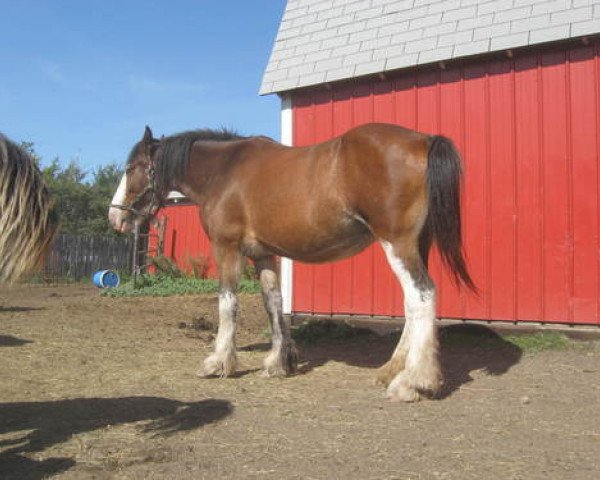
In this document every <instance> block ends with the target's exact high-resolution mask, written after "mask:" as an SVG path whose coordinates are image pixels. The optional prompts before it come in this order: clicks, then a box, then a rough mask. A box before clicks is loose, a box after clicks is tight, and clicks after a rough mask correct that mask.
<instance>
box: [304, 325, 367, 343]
mask: <svg viewBox="0 0 600 480" xmlns="http://www.w3.org/2000/svg"><path fill="white" fill-rule="evenodd" d="M370 334H371V331H370V330H368V329H366V328H357V327H353V326H352V325H349V324H348V323H345V322H344V323H341V322H333V321H331V320H306V321H304V322H302V323H301V324H300V325H295V326H293V327H292V338H293V339H294V340H296V341H297V342H298V343H302V344H305V345H310V344H314V343H318V342H322V341H338V342H339V341H344V340H352V339H355V338H358V337H361V336H364V335H370Z"/></svg>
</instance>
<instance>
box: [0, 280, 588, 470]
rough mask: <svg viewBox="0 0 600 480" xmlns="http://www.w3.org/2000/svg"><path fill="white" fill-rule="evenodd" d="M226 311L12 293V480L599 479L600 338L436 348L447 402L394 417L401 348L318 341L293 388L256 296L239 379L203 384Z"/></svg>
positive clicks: (0, 405)
mask: <svg viewBox="0 0 600 480" xmlns="http://www.w3.org/2000/svg"><path fill="white" fill-rule="evenodd" d="M216 306H217V299H216V296H214V295H206V296H189V297H170V298H119V299H112V298H105V297H100V296H99V292H98V290H96V289H94V288H93V287H81V286H78V287H23V286H20V287H2V288H1V289H0V365H1V366H2V368H1V370H0V375H1V378H0V478H2V479H38V478H45V477H53V478H61V479H63V478H64V479H88V478H90V479H91V478H94V479H125V478H127V479H129V478H132V479H204V478H206V479H220V478H234V479H237V478H240V479H259V478H260V479H263V478H265V479H269V478H273V479H282V478H286V479H287V478H290V479H338V478H339V479H461V480H462V479H482V478H485V479H488V478H490V479H544V480H548V479H570V480H571V479H597V478H600V414H599V410H598V408H599V406H600V364H599V360H600V345H599V343H598V342H597V341H593V342H585V345H583V346H579V347H577V348H572V349H568V350H563V351H545V352H540V353H536V354H529V353H524V352H522V351H521V350H520V349H519V348H517V347H515V346H514V345H513V344H509V343H506V345H504V346H501V347H500V348H495V349H492V350H489V349H487V350H485V349H482V348H480V347H479V346H478V345H475V344H467V345H460V344H458V345H451V344H446V343H445V342H442V354H441V355H442V362H443V365H444V370H445V377H446V384H445V388H444V391H443V393H442V395H441V397H440V398H439V399H436V400H430V401H424V402H420V403H416V404H400V403H391V402H389V401H387V400H386V399H385V398H384V395H383V390H382V388H381V387H377V386H374V384H373V376H374V368H376V367H377V366H379V365H380V364H382V363H383V362H384V361H385V360H386V359H387V358H388V356H389V355H390V353H391V351H392V350H393V348H394V345H395V342H396V340H397V334H396V335H389V334H388V335H385V336H380V335H376V334H370V335H361V336H359V337H356V338H354V339H351V340H344V341H333V340H329V341H324V342H317V343H314V344H312V345H307V346H304V347H302V349H301V364H300V372H299V374H298V375H296V376H294V377H290V378H286V379H267V378H263V377H262V376H261V375H260V371H259V367H260V365H261V362H262V358H263V357H264V355H265V354H266V350H267V349H268V344H267V343H266V337H265V334H264V332H265V326H266V317H265V315H264V313H263V311H262V306H261V304H260V297H259V296H257V295H247V296H242V300H241V312H240V313H241V315H240V328H239V334H238V347H239V349H240V353H239V358H240V361H241V364H242V369H241V372H240V374H239V375H238V376H237V378H229V379H201V378H198V377H197V376H196V372H197V370H198V367H199V366H200V363H201V360H202V359H203V358H204V357H205V356H206V355H207V353H208V352H209V350H210V347H211V341H212V333H211V332H210V331H207V330H202V329H199V328H195V327H197V326H201V324H202V323H203V321H204V320H206V321H208V322H211V321H214V320H215V318H216ZM480 328H481V327H480ZM442 333H443V332H442Z"/></svg>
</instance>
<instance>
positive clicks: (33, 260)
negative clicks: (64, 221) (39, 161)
mask: <svg viewBox="0 0 600 480" xmlns="http://www.w3.org/2000/svg"><path fill="white" fill-rule="evenodd" d="M57 227H58V215H57V212H56V208H55V205H54V201H53V200H52V198H51V195H50V192H49V191H48V188H47V186H46V184H45V183H44V179H43V177H42V173H41V172H40V170H39V168H38V167H37V165H36V163H35V161H34V159H33V158H32V156H31V155H30V154H29V153H27V152H26V151H25V150H24V149H23V148H21V147H19V146H18V145H16V144H15V143H14V142H12V141H10V140H9V139H8V138H6V137H5V136H4V135H2V134H1V133H0V283H10V282H14V281H16V280H19V279H20V278H23V277H25V276H27V275H29V274H31V273H33V272H35V271H36V270H37V269H38V268H39V267H40V266H41V265H42V263H43V261H44V258H45V256H46V253H47V250H48V247H49V246H50V244H51V242H52V239H53V238H54V234H55V233H56V229H57Z"/></svg>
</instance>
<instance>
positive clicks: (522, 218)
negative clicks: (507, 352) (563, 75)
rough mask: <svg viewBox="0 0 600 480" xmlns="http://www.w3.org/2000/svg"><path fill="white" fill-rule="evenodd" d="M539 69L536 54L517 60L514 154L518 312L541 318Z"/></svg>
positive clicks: (521, 316) (541, 223) (542, 298)
mask: <svg viewBox="0 0 600 480" xmlns="http://www.w3.org/2000/svg"><path fill="white" fill-rule="evenodd" d="M540 95H541V88H540V71H539V62H538V56H537V55H530V56H527V57H524V58H521V59H517V60H516V61H515V126H516V128H515V145H516V150H515V158H516V169H515V175H516V179H517V197H516V201H517V210H516V214H517V252H518V255H517V279H516V291H517V312H516V316H517V318H518V319H521V320H532V319H539V318H542V311H543V302H544V297H543V289H542V274H541V272H542V265H543V263H542V262H543V257H542V252H543V249H542V248H541V245H542V243H543V241H542V239H543V237H542V225H543V222H542V218H543V217H542V197H541V195H542V193H541V192H542V190H541V172H542V170H541V167H542V165H541V159H542V153H541V151H540V141H539V139H540V135H541V122H540V120H541V117H540V109H541V106H540Z"/></svg>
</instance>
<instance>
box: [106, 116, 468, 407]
mask: <svg viewBox="0 0 600 480" xmlns="http://www.w3.org/2000/svg"><path fill="white" fill-rule="evenodd" d="M460 182H461V161H460V157H459V154H458V152H457V150H456V149H455V148H454V146H453V144H452V142H451V141H450V140H449V139H447V138H445V137H442V136H436V135H426V134H423V133H419V132H416V131H412V130H409V129H406V128H402V127H400V126H396V125H389V124H367V125H362V126H359V127H357V128H354V129H352V130H350V131H348V132H346V133H345V134H343V135H341V136H339V137H337V138H334V139H332V140H329V141H326V142H323V143H319V144H316V145H312V146H307V147H288V146H284V145H282V144H280V143H278V142H276V141H274V140H272V139H270V138H266V137H241V136H238V135H236V134H234V133H232V132H229V131H226V130H220V131H214V130H197V131H189V132H185V133H181V134H178V135H174V136H171V137H166V138H165V137H163V138H162V139H160V140H159V139H155V138H154V137H153V135H152V131H151V130H150V128H148V127H146V130H145V132H144V136H143V138H142V140H141V141H139V142H138V143H137V144H135V146H134V147H133V149H132V150H131V153H130V155H129V158H128V161H127V166H126V171H125V174H124V176H123V178H122V180H121V183H120V185H119V187H118V189H117V191H116V193H115V195H114V198H113V201H112V206H111V207H110V209H109V220H110V222H111V224H112V225H113V227H114V228H115V229H116V230H118V231H121V232H128V231H130V230H131V228H132V224H133V223H134V222H135V221H140V220H141V219H143V218H146V217H149V216H152V215H154V214H155V213H156V211H157V210H158V208H159V207H160V206H161V202H162V201H163V200H164V198H165V197H166V195H167V194H168V192H169V191H170V190H177V191H179V192H181V193H183V194H184V195H185V196H187V197H188V198H189V199H191V200H192V201H193V202H195V203H197V204H199V205H202V215H201V221H202V225H203V227H204V229H205V231H206V234H207V236H208V237H209V238H210V240H211V242H212V246H213V253H214V257H215V260H216V263H217V266H218V269H219V276H220V294H219V329H218V333H217V337H216V341H215V349H214V352H213V353H212V354H211V355H210V356H209V357H208V358H206V359H205V360H204V366H203V370H202V372H201V373H202V375H205V376H215V375H216V376H229V375H231V374H233V373H234V372H235V370H236V346H235V330H236V312H237V299H236V287H237V285H238V280H239V278H240V275H241V272H242V266H243V258H244V257H247V258H250V259H252V260H253V261H254V262H255V266H256V269H257V273H258V276H259V279H260V283H261V286H262V292H263V300H264V306H265V309H266V311H267V314H268V317H269V320H270V325H271V331H272V348H271V350H270V352H269V354H268V355H267V357H266V359H265V361H264V371H265V374H266V375H268V376H285V375H289V374H291V373H293V372H294V371H295V368H296V364H297V353H296V348H295V345H294V341H293V340H292V338H291V336H290V323H289V319H288V318H287V317H284V315H283V314H282V296H281V291H280V285H279V278H278V267H277V262H276V257H275V256H283V257H288V258H292V259H294V260H299V261H302V262H328V261H333V260H339V259H343V258H346V257H349V256H351V255H355V254H357V253H358V252H360V251H362V250H363V249H365V248H366V247H367V246H369V245H370V244H372V243H373V242H374V241H378V242H379V243H380V244H381V245H382V247H383V250H384V252H385V255H386V257H387V260H388V262H389V264H390V267H391V268H392V270H393V271H394V273H395V274H396V276H397V278H398V280H399V281H400V284H401V286H402V288H403V290H404V298H405V315H406V324H405V328H404V330H403V333H402V336H401V338H400V341H399V343H398V346H397V348H396V350H395V351H394V353H393V355H392V357H391V359H390V360H389V361H388V362H387V363H386V364H385V365H383V366H382V367H381V368H380V369H379V370H378V374H377V379H378V381H379V382H380V383H382V384H384V385H385V386H386V387H387V396H388V397H389V398H391V399H393V400H402V401H408V402H410V401H416V400H418V399H420V398H421V397H422V396H423V395H425V396H431V395H434V394H435V393H436V392H438V390H439V388H440V386H441V383H442V377H441V372H440V367H439V362H438V340H437V331H436V326H435V322H434V320H435V287H434V284H433V282H432V280H431V278H430V276H429V274H428V273H427V257H428V253H429V250H430V247H431V245H432V242H434V241H435V242H436V243H437V245H438V248H439V250H440V253H441V257H442V259H443V260H444V263H445V264H446V265H447V266H448V267H449V269H450V271H451V272H452V273H453V275H454V278H455V279H456V281H457V282H458V283H462V284H464V285H466V286H467V287H469V288H471V289H475V285H474V283H473V281H472V280H471V277H470V276H469V273H468V271H467V267H466V264H465V260H464V257H463V254H462V244H461V243H462V242H461V223H460V198H459V195H460Z"/></svg>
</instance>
